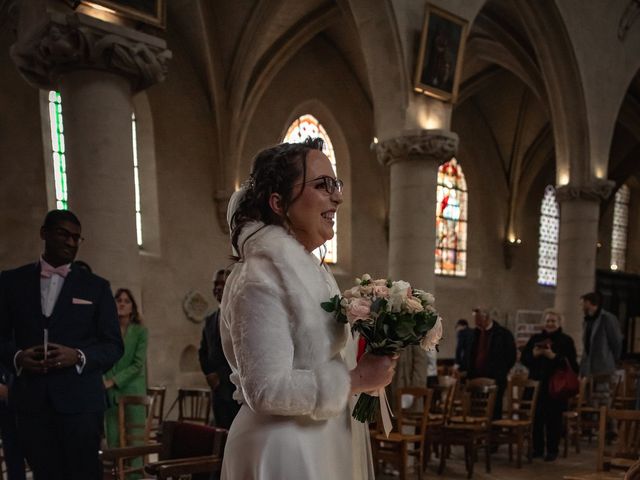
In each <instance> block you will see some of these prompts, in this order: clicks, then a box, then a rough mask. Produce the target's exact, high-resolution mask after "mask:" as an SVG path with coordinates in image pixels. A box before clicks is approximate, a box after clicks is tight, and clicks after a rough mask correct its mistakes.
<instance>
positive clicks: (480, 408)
mask: <svg viewBox="0 0 640 480" xmlns="http://www.w3.org/2000/svg"><path fill="white" fill-rule="evenodd" d="M496 393H497V387H496V385H495V381H494V380H492V379H490V378H475V379H473V380H468V381H467V384H466V386H465V392H464V396H463V399H462V415H459V416H458V415H452V416H451V417H450V418H449V422H448V423H447V424H446V425H444V427H443V429H442V438H441V441H442V446H441V452H440V466H439V468H438V473H439V474H440V475H442V472H444V468H445V465H446V458H447V455H446V451H447V449H448V448H449V447H450V446H451V445H462V446H464V459H465V466H466V468H467V478H471V477H472V476H473V465H474V463H475V461H476V458H477V450H478V449H479V448H484V449H485V467H486V471H487V473H490V472H491V451H490V450H491V418H492V416H493V407H494V404H495V401H496Z"/></svg>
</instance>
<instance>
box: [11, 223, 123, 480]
mask: <svg viewBox="0 0 640 480" xmlns="http://www.w3.org/2000/svg"><path fill="white" fill-rule="evenodd" d="M40 237H41V238H42V240H44V253H43V255H42V257H41V258H40V261H39V262H36V263H32V264H29V265H25V266H22V267H20V268H17V269H15V270H9V271H5V272H2V274H0V360H1V361H2V362H3V363H4V364H5V365H6V366H8V367H10V368H15V372H16V377H15V380H14V384H13V386H12V389H11V391H10V403H11V405H12V406H13V408H14V410H15V411H16V415H17V425H18V434H19V436H20V439H21V441H22V444H23V446H24V449H25V454H26V456H27V460H28V462H29V464H30V466H31V469H32V470H33V473H34V478H35V480H99V479H100V478H101V476H102V475H101V467H100V461H99V457H98V451H99V448H100V433H101V431H102V416H103V411H104V387H103V384H102V373H103V372H104V371H106V370H107V369H109V368H110V367H111V366H112V365H113V364H114V363H115V362H116V361H117V360H118V359H119V358H120V356H121V355H122V353H123V344H122V338H121V335H120V329H119V327H118V317H117V314H116V306H115V302H114V300H113V295H112V293H111V289H110V287H109V283H108V282H107V281H106V280H104V279H102V278H100V277H98V276H96V275H93V274H91V273H89V272H87V271H86V270H84V269H80V268H77V267H74V266H73V265H72V262H73V260H74V258H75V256H76V253H77V252H78V247H79V245H80V243H81V241H82V237H81V226H80V222H79V221H78V218H77V217H76V216H75V215H74V214H73V213H71V212H69V211H67V210H52V211H51V212H49V213H48V214H47V216H46V217H45V220H44V225H43V226H42V227H41V229H40ZM45 331H46V332H47V333H45Z"/></svg>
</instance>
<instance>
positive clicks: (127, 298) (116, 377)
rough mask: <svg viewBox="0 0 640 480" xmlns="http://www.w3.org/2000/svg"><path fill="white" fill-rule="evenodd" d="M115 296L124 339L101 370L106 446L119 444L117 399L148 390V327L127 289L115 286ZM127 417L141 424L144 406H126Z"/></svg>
mask: <svg viewBox="0 0 640 480" xmlns="http://www.w3.org/2000/svg"><path fill="white" fill-rule="evenodd" d="M115 300H116V306H117V308H118V320H119V321H120V331H121V333H122V339H123V341H124V355H123V356H122V358H120V360H118V362H117V363H116V364H115V365H114V366H113V368H111V370H109V371H108V372H107V373H105V374H104V387H105V389H106V391H107V411H106V412H105V427H106V438H107V445H108V446H109V447H119V446H121V445H120V439H119V438H118V437H119V435H118V399H119V398H120V397H121V396H122V395H146V394H147V377H146V374H147V339H148V332H147V328H146V327H145V326H143V325H142V323H141V318H140V314H139V313H138V305H137V304H136V301H135V299H134V298H133V294H132V293H131V291H130V290H128V289H126V288H120V289H118V291H116V294H115ZM127 418H128V419H129V420H130V421H131V422H133V423H136V424H144V421H145V418H146V413H145V409H144V407H142V406H132V407H129V409H128V410H127ZM134 433H138V432H134Z"/></svg>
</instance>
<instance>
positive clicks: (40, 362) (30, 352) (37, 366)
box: [16, 345, 47, 374]
mask: <svg viewBox="0 0 640 480" xmlns="http://www.w3.org/2000/svg"><path fill="white" fill-rule="evenodd" d="M16 366H17V367H18V368H21V369H22V370H23V371H24V372H26V373H34V374H43V373H47V365H46V363H45V361H44V347H43V346H42V345H36V346H35V347H31V348H26V349H24V350H22V351H21V352H20V353H18V355H16Z"/></svg>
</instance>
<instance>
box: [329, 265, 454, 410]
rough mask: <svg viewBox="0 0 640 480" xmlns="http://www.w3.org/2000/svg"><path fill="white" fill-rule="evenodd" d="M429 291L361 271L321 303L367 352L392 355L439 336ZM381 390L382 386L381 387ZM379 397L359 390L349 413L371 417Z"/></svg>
mask: <svg viewBox="0 0 640 480" xmlns="http://www.w3.org/2000/svg"><path fill="white" fill-rule="evenodd" d="M434 301H435V299H434V297H433V295H431V294H430V293H427V292H424V291H422V290H418V289H415V288H412V287H411V285H409V283H407V282H405V281H403V280H397V281H392V280H389V279H378V280H372V279H371V276H370V275H368V274H364V275H363V276H362V278H356V286H355V287H353V288H350V289H349V290H345V291H344V292H343V293H342V295H336V296H334V297H333V298H331V299H329V301H327V302H323V303H322V304H321V306H322V308H323V309H324V310H325V311H327V312H330V313H331V312H335V315H336V320H337V321H338V322H341V323H349V324H350V325H351V329H352V331H354V332H359V333H360V335H362V336H363V337H364V338H365V340H366V343H367V349H366V351H367V352H370V353H372V354H374V355H394V354H397V353H400V352H401V351H402V349H404V348H405V347H408V346H410V345H421V346H422V348H424V349H425V350H431V349H433V348H436V347H437V346H438V342H439V341H440V338H441V337H442V321H441V319H440V317H439V316H438V312H437V311H436V310H435V308H434V307H433V302H434ZM381 392H382V393H383V394H384V389H383V390H382V391H381ZM379 404H380V400H379V397H377V396H373V395H368V394H366V393H363V394H362V395H360V398H359V399H358V401H357V403H356V405H355V407H354V409H353V413H352V415H353V417H354V418H355V419H356V420H359V421H360V422H365V421H374V420H375V412H376V408H377V407H378V405H379Z"/></svg>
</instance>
